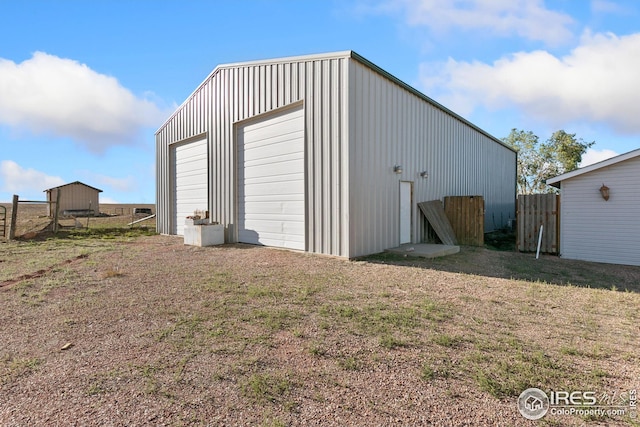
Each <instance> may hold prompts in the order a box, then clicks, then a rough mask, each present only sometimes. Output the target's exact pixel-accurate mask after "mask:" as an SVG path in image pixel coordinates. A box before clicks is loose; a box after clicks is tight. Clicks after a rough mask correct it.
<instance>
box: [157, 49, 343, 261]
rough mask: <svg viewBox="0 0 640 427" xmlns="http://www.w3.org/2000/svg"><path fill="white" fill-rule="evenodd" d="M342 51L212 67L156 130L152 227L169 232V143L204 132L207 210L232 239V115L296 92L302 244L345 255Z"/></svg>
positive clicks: (292, 97) (291, 98)
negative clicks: (300, 115) (302, 173)
mask: <svg viewBox="0 0 640 427" xmlns="http://www.w3.org/2000/svg"><path fill="white" fill-rule="evenodd" d="M347 61H348V56H345V57H334V58H314V59H309V60H300V61H296V62H286V61H285V62H267V63H250V64H249V63H248V64H244V65H243V64H238V65H235V66H228V67H220V68H218V69H216V70H215V71H214V72H213V73H212V74H211V75H210V76H209V77H208V78H207V80H205V82H204V83H203V84H202V85H201V86H200V87H199V88H198V89H197V90H196V92H194V94H193V95H192V96H191V97H190V98H189V99H188V100H187V101H186V102H185V103H184V104H183V105H182V106H181V107H180V108H179V110H178V111H177V112H176V113H175V114H174V115H173V116H172V117H171V118H170V119H169V120H168V121H167V122H166V123H165V124H164V125H163V126H162V127H161V128H160V129H159V130H158V132H157V133H156V174H157V176H156V180H157V190H156V193H157V194H156V203H157V227H158V231H159V232H160V233H165V234H168V233H170V231H171V230H170V216H171V212H170V210H171V204H170V196H169V194H170V193H169V192H170V181H169V176H168V172H169V161H170V159H169V145H170V144H172V143H176V142H179V141H182V140H185V139H187V138H190V137H193V136H194V135H197V134H200V133H203V132H206V134H207V137H208V140H209V153H210V165H209V170H210V175H211V182H210V185H209V188H210V197H209V200H210V202H209V203H210V204H211V206H210V212H211V217H212V218H213V220H215V221H218V222H220V223H221V224H224V225H225V226H226V238H227V241H235V240H236V236H235V225H236V224H235V221H236V211H235V203H236V200H235V194H236V188H235V187H236V182H235V179H236V176H235V165H236V159H235V142H234V139H235V137H234V132H235V126H234V123H237V122H239V121H242V120H245V119H248V118H251V117H253V116H255V115H258V114H261V113H264V112H267V111H271V110H273V109H276V108H279V107H283V106H286V105H288V104H291V103H294V102H297V101H302V100H304V109H305V127H306V129H305V144H306V179H307V181H306V191H307V195H306V198H307V201H308V204H307V210H308V212H307V218H308V221H307V240H308V242H307V249H308V251H310V252H317V253H324V254H333V255H340V256H347V255H348V249H347V248H348V241H347V236H348V232H347V226H348V223H347V210H346V209H347V207H348V205H347V200H348V192H349V190H348V185H347V184H348V183H347V181H346V180H347V173H346V171H347V167H348V164H347V161H346V160H347V154H348V151H347V145H346V143H347V136H348V132H347V120H346V117H347V108H346V106H347V105H348V102H347V92H346V90H347V82H348V75H347V72H348V66H347Z"/></svg>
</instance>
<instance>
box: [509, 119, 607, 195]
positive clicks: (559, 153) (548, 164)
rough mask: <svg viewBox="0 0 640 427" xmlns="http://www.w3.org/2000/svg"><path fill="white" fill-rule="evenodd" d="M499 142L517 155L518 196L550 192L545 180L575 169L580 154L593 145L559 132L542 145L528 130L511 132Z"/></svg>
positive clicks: (561, 131)
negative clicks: (510, 148) (513, 150)
mask: <svg viewBox="0 0 640 427" xmlns="http://www.w3.org/2000/svg"><path fill="white" fill-rule="evenodd" d="M502 141H503V142H504V143H506V144H507V145H509V146H510V147H512V148H513V149H515V150H516V151H517V152H518V172H517V173H518V194H536V193H553V192H555V191H556V189H555V188H553V187H550V186H548V185H547V183H546V181H547V179H549V178H553V177H554V176H558V175H561V174H563V173H566V172H571V171H572V170H575V169H577V168H578V165H579V164H580V162H581V161H582V155H583V154H584V153H586V151H587V149H588V148H589V147H591V146H592V145H593V144H595V141H592V142H585V141H583V140H582V138H576V134H575V133H566V132H565V131H564V130H559V131H556V132H554V133H553V135H551V137H550V138H549V139H547V140H546V141H545V142H540V140H539V138H538V136H536V135H534V134H533V132H531V131H524V130H519V129H511V133H510V134H509V136H507V137H506V138H502Z"/></svg>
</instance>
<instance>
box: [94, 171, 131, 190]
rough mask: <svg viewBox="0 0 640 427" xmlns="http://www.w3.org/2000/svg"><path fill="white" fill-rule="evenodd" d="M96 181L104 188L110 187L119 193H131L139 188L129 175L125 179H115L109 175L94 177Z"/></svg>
mask: <svg viewBox="0 0 640 427" xmlns="http://www.w3.org/2000/svg"><path fill="white" fill-rule="evenodd" d="M93 176H94V179H95V180H96V181H97V182H98V183H99V184H100V185H102V186H108V187H110V188H112V189H114V190H118V191H131V190H133V189H135V188H136V187H137V183H136V180H135V178H134V177H133V176H131V175H129V176H127V177H125V178H114V177H112V176H107V175H93Z"/></svg>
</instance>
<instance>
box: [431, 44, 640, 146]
mask: <svg viewBox="0 0 640 427" xmlns="http://www.w3.org/2000/svg"><path fill="white" fill-rule="evenodd" d="M638 69H640V33H637V34H632V35H629V36H623V37H619V36H616V35H614V34H590V33H585V35H584V36H583V37H582V39H581V42H580V45H579V46H578V47H576V48H574V49H573V50H572V51H571V52H570V53H569V54H568V55H566V56H564V57H556V56H554V55H552V54H551V53H549V52H546V51H541V50H540V51H534V52H519V53H516V54H513V55H510V56H508V57H503V58H501V59H499V60H497V61H495V62H493V63H492V64H487V63H483V62H458V61H455V60H453V59H449V61H448V62H446V63H444V64H436V65H434V64H428V65H425V66H424V67H423V68H422V73H425V72H428V74H426V75H424V74H423V77H422V83H423V85H424V86H426V87H427V93H430V91H431V92H435V93H439V95H440V96H439V97H438V98H439V99H440V100H441V101H442V102H444V103H445V104H446V103H447V102H448V101H450V102H455V103H456V104H455V105H452V106H451V107H452V108H454V109H455V108H456V106H459V107H460V108H461V109H463V110H465V109H466V110H467V111H469V110H470V109H473V108H474V107H475V106H477V105H484V106H486V107H488V108H490V109H503V108H511V107H516V108H519V109H520V110H521V112H522V114H523V115H527V116H534V117H535V118H537V119H539V120H542V121H544V122H546V123H548V124H550V125H554V126H562V125H563V124H565V123H567V122H570V121H585V120H586V121H592V122H596V123H603V124H605V125H608V126H610V127H612V128H613V129H614V130H615V131H617V132H619V133H628V134H633V133H640V120H638V117H640V102H638V99H640V85H638V84H637V83H638V71H637V70H638Z"/></svg>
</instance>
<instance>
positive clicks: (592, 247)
mask: <svg viewBox="0 0 640 427" xmlns="http://www.w3.org/2000/svg"><path fill="white" fill-rule="evenodd" d="M638 182H640V158H638V157H636V158H633V159H630V160H626V161H623V162H620V163H618V164H615V165H612V166H608V167H604V168H602V169H598V170H595V171H592V172H589V173H586V174H584V175H579V176H577V177H574V178H570V179H567V180H564V181H562V183H561V189H562V191H561V196H560V197H561V198H560V210H561V215H560V255H561V256H562V257H563V258H571V259H580V260H585V261H594V262H605V263H613V264H629V265H640V222H639V221H638V216H639V215H640V188H638ZM602 184H606V186H607V187H609V188H610V198H609V200H608V201H605V200H604V199H603V198H602V196H601V195H600V191H599V189H600V187H601V186H602Z"/></svg>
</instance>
